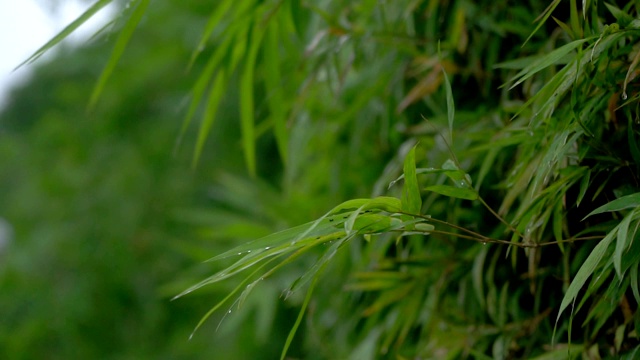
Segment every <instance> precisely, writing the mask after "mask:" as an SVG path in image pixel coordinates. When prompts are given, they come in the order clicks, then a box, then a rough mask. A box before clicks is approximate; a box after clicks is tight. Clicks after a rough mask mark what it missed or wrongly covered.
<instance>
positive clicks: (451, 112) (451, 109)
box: [442, 67, 455, 142]
mask: <svg viewBox="0 0 640 360" xmlns="http://www.w3.org/2000/svg"><path fill="white" fill-rule="evenodd" d="M442 74H443V75H444V89H445V93H446V97H447V120H448V123H449V141H450V142H453V120H454V117H455V105H454V103H453V92H452V91H451V83H450V82H449V77H448V76H447V72H446V71H444V67H443V68H442Z"/></svg>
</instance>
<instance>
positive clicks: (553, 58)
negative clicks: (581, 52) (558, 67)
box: [509, 39, 590, 90]
mask: <svg viewBox="0 0 640 360" xmlns="http://www.w3.org/2000/svg"><path fill="white" fill-rule="evenodd" d="M589 40H590V39H580V40H575V41H572V42H570V43H568V44H566V45H564V46H561V47H559V48H557V49H555V50H553V51H551V52H550V53H549V54H547V55H545V56H544V57H542V58H540V59H537V60H536V61H534V62H533V63H531V64H530V65H529V66H527V67H525V68H524V69H522V70H521V71H520V72H519V73H518V74H517V75H516V76H514V77H513V80H515V83H514V84H513V85H511V86H510V87H509V90H511V89H513V88H514V87H516V86H518V85H520V84H522V83H523V82H524V81H525V80H527V79H529V78H530V77H532V76H533V75H535V74H536V73H538V72H539V71H540V70H543V69H545V68H547V67H549V66H551V65H553V64H555V63H557V62H559V61H561V60H563V59H564V57H565V56H566V55H567V54H569V53H570V52H571V51H573V50H575V49H576V48H577V47H578V46H580V45H582V44H584V43H585V42H587V41H589Z"/></svg>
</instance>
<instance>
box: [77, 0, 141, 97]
mask: <svg viewBox="0 0 640 360" xmlns="http://www.w3.org/2000/svg"><path fill="white" fill-rule="evenodd" d="M149 1H150V0H139V1H138V5H137V6H136V8H135V9H134V10H133V13H132V14H131V17H130V18H129V20H127V23H126V24H125V25H124V27H123V28H122V30H120V34H119V35H118V38H117V39H116V44H115V45H114V46H113V50H112V52H111V56H110V57H109V60H108V61H107V65H105V67H104V69H103V70H102V74H100V78H99V79H98V82H97V84H96V86H95V87H94V88H93V92H92V93H91V98H90V99H89V106H88V107H89V109H91V108H93V107H94V106H95V104H96V102H97V101H98V98H99V97H100V94H102V90H103V89H104V86H105V85H106V83H107V80H108V79H109V77H110V76H111V73H113V70H114V69H115V68H116V65H117V64H118V61H120V58H121V57H122V54H123V53H124V49H125V48H126V47H127V44H128V43H129V40H130V39H131V36H132V35H133V32H134V31H135V29H136V27H137V26H138V24H139V23H140V20H142V16H143V15H144V13H145V11H146V10H147V6H148V5H149Z"/></svg>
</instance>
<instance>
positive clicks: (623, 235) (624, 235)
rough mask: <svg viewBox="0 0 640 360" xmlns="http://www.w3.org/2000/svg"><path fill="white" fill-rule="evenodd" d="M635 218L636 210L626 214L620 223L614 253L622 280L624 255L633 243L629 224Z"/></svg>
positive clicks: (616, 267)
mask: <svg viewBox="0 0 640 360" xmlns="http://www.w3.org/2000/svg"><path fill="white" fill-rule="evenodd" d="M633 218H635V211H632V212H631V213H629V214H628V215H627V216H625V217H624V219H622V221H621V222H620V225H618V240H617V241H616V248H615V251H614V253H613V267H614V268H615V269H616V274H617V275H618V279H620V280H622V255H623V254H624V253H625V252H626V251H628V250H629V245H630V244H631V234H630V233H629V226H630V225H631V220H632V219H633Z"/></svg>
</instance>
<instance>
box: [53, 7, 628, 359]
mask: <svg viewBox="0 0 640 360" xmlns="http://www.w3.org/2000/svg"><path fill="white" fill-rule="evenodd" d="M107 2H108V1H107ZM102 3H103V2H102V1H99V2H98V3H96V5H94V6H101V5H100V4H102ZM105 3H106V2H105ZM148 3H149V1H145V0H140V1H134V2H133V3H132V4H133V6H130V7H129V8H130V9H131V10H130V12H126V11H125V13H128V14H130V20H128V21H127V22H126V24H125V25H124V26H123V30H122V31H121V32H120V35H119V37H118V39H117V41H116V45H115V49H114V52H113V56H112V58H111V59H110V60H109V62H108V65H107V67H106V70H105V71H104V72H103V75H102V77H101V78H100V81H99V82H98V85H97V87H96V92H95V94H99V93H100V91H101V88H102V87H103V86H104V83H105V81H106V79H107V78H108V77H109V74H110V73H111V72H112V71H113V69H114V68H115V66H116V63H117V60H118V58H119V57H120V55H121V54H122V51H123V49H124V45H125V44H126V42H127V40H128V39H129V38H130V37H131V34H132V31H133V29H134V28H135V26H136V24H137V23H138V22H139V21H140V19H142V18H143V16H142V14H144V13H145V9H146V7H147V5H148ZM619 3H620V4H616V3H600V2H589V1H583V2H582V4H578V2H577V1H576V0H568V1H565V2H562V1H560V0H555V1H553V2H551V4H550V5H549V6H548V7H547V8H540V7H539V4H537V3H536V2H530V3H524V4H518V5H508V4H496V3H495V2H490V1H482V0H478V1H476V2H470V1H465V0H458V1H429V2H421V1H397V2H392V3H379V2H372V1H356V2H349V3H348V4H345V3H342V2H336V1H328V0H327V1H320V2H314V3H313V4H311V3H302V4H299V3H298V2H294V1H253V0H246V1H240V2H237V1H236V2H231V1H221V2H219V3H218V4H216V5H215V6H212V9H211V11H212V13H211V15H210V17H209V18H208V20H207V21H206V24H204V26H203V28H204V29H205V30H204V32H203V34H202V36H201V40H200V41H199V42H197V43H196V44H195V49H196V50H195V52H194V54H193V55H192V57H191V59H192V60H191V62H192V63H193V62H194V61H197V59H201V58H203V57H207V61H206V64H204V67H203V68H202V71H201V72H200V74H199V75H198V79H197V80H196V81H195V85H194V86H193V88H192V92H191V93H192V97H191V102H190V104H189V107H188V108H187V109H186V114H187V115H186V118H185V120H184V123H183V124H184V128H183V129H184V131H187V129H188V128H189V126H190V124H191V121H192V119H193V118H194V117H195V116H197V115H201V121H200V126H199V129H198V134H197V135H196V144H195V155H194V162H198V159H199V158H200V156H201V155H202V153H203V151H202V150H203V148H204V144H205V141H206V139H207V137H208V136H209V132H210V130H211V127H212V126H213V123H214V120H215V118H216V117H220V114H221V113H223V112H222V111H221V109H220V104H221V103H223V102H224V100H228V99H231V100H232V101H237V103H238V104H239V105H240V109H239V111H238V121H239V128H240V130H241V139H242V149H243V152H244V158H245V161H246V165H247V169H248V173H249V174H250V175H252V176H263V177H265V178H267V179H269V180H270V181H274V182H279V183H280V184H281V187H282V188H283V190H282V194H280V196H281V198H282V199H273V198H271V200H268V199H267V200H265V201H275V202H278V201H280V202H283V203H286V204H288V205H289V206H290V207H289V208H288V209H282V208H279V209H274V210H273V211H274V212H276V213H284V212H289V213H296V212H298V213H304V214H309V213H311V214H312V213H313V211H310V210H309V207H310V205H309V202H310V201H313V200H315V199H319V198H320V197H322V200H323V202H325V201H327V199H332V198H344V197H345V196H352V197H360V196H363V195H362V193H363V192H364V191H363V190H362V189H363V187H368V188H373V191H372V193H373V196H372V197H369V198H360V199H356V200H348V201H346V202H343V203H341V204H340V205H338V206H336V207H334V208H333V209H332V210H331V211H329V212H327V213H326V214H324V215H318V216H317V220H315V221H312V222H309V223H307V224H305V225H300V226H296V227H292V228H289V229H287V230H283V231H281V232H276V233H274V234H272V235H267V236H266V237H262V238H260V239H258V240H255V241H251V242H248V243H246V244H242V245H240V246H238V247H236V248H234V249H232V250H230V251H227V252H224V253H222V254H220V255H218V256H216V257H215V258H214V259H215V260H223V259H227V260H226V261H229V259H230V260H231V261H232V262H231V263H230V265H228V266H226V267H225V268H224V269H222V270H220V271H219V272H217V273H215V274H214V275H212V276H210V277H208V278H206V279H205V280H203V281H202V282H200V283H198V284H197V285H195V286H193V287H190V288H189V289H188V290H186V291H185V292H184V293H182V294H181V295H185V294H187V293H190V292H192V291H194V290H196V289H199V288H201V287H203V286H205V285H210V284H212V283H217V282H220V281H223V280H226V279H228V278H229V277H231V276H234V275H237V274H240V273H242V272H245V271H247V272H248V274H246V275H245V278H244V280H243V281H241V282H240V283H239V284H238V285H237V287H235V288H234V289H233V290H232V291H230V293H229V295H228V296H227V297H225V298H224V299H223V300H222V301H221V302H220V303H219V304H217V305H216V306H214V307H213V308H212V309H211V311H210V312H209V313H208V314H207V315H206V316H205V318H204V319H203V321H204V320H206V318H207V317H208V316H209V315H210V314H211V313H213V312H214V311H215V310H217V309H219V308H221V307H222V306H223V305H225V304H228V303H227V302H228V301H229V300H232V299H234V298H235V299H236V300H235V301H234V302H232V308H234V309H235V308H237V307H240V306H241V305H243V304H244V303H245V301H246V300H247V299H248V298H249V296H248V295H249V294H250V293H251V292H252V291H254V290H256V289H257V288H259V287H260V286H265V285H264V284H265V283H269V282H270V281H271V282H272V284H278V285H279V284H282V283H283V282H285V283H288V285H286V286H285V287H284V288H285V291H284V294H285V297H289V296H291V298H292V299H293V300H294V301H297V302H298V303H299V304H300V309H299V314H298V316H297V318H296V320H295V321H294V322H293V323H292V330H291V332H290V333H289V336H288V337H287V339H286V340H285V341H284V344H285V345H284V350H283V352H282V358H284V357H285V355H286V353H287V350H288V348H289V346H290V345H291V344H293V343H295V341H294V340H295V338H294V336H295V334H296V332H297V330H299V329H302V328H304V329H305V330H306V331H305V332H304V335H305V340H304V344H305V345H306V346H307V347H308V348H309V349H311V348H313V349H316V351H314V352H313V354H311V355H310V356H318V357H333V358H357V359H366V358H375V357H379V356H391V355H393V356H395V357H397V358H408V357H434V358H457V357H461V358H465V357H474V358H487V357H489V358H498V359H502V358H535V357H539V358H567V357H576V356H579V355H580V354H583V355H584V356H586V357H589V358H599V357H601V356H612V355H622V354H626V355H625V356H627V357H629V358H633V356H634V354H635V353H636V352H637V351H638V349H640V348H639V347H638V335H637V329H638V327H639V326H640V314H639V313H638V311H637V308H638V304H640V291H639V290H638V266H639V264H640V257H639V256H638V254H639V253H640V252H639V251H638V250H639V249H638V246H640V245H638V241H636V240H637V238H638V236H640V235H638V232H637V228H638V226H639V225H640V210H639V209H640V197H639V195H638V194H639V192H638V191H639V188H640V183H639V176H640V171H639V170H640V169H639V166H640V148H639V147H638V145H637V141H638V135H639V134H638V130H637V127H638V122H639V119H640V117H639V116H640V115H638V110H639V109H638V107H639V106H640V105H639V104H640V102H639V101H638V100H639V99H640V91H638V89H637V86H636V85H634V79H635V78H636V76H637V74H638V73H639V70H638V69H637V65H638V62H640V60H638V59H640V48H638V46H637V45H636V44H637V40H638V38H639V37H640V19H638V16H639V9H638V7H639V5H638V4H636V3H635V2H628V3H626V2H624V3H623V2H619ZM579 5H580V7H579ZM90 11H92V10H90ZM534 14H540V17H539V18H538V19H537V22H534V18H533V16H534ZM503 19H506V20H503ZM80 20H83V18H81V19H80ZM531 23H534V24H535V25H533V26H530V25H529V24H531ZM54 40H56V39H54ZM54 43H55V41H54V42H52V43H51V44H48V45H47V46H45V49H46V48H47V47H49V46H51V45H53V44H54ZM450 79H451V81H450ZM229 90H231V91H229ZM469 94H474V96H469ZM96 96H97V95H96ZM256 99H264V100H263V101H262V102H260V101H257V100H256ZM454 103H455V106H454ZM427 119H428V120H427ZM270 129H272V130H273V131H271V132H269V131H268V130H270ZM416 140H418V141H416ZM261 141H264V142H261ZM269 141H272V143H269ZM265 142H266V143H268V144H265ZM416 143H417V145H416ZM273 144H275V145H273ZM270 146H275V148H276V149H277V152H278V154H279V155H280V160H281V162H282V164H283V170H282V173H281V174H280V173H279V172H277V170H276V171H273V170H272V169H270V168H269V167H267V166H266V165H265V168H262V169H261V168H260V167H259V166H260V161H259V159H258V158H256V154H259V153H260V151H257V149H270ZM396 149H398V150H397V153H396V154H394V152H395V150H396ZM271 160H273V159H271ZM372 161H374V164H371V162H372ZM422 163H424V164H427V166H431V167H424V168H421V167H418V165H420V164H422ZM436 166H437V167H436ZM380 173H382V175H380V176H376V175H375V174H380ZM394 179H395V180H394ZM400 181H401V182H402V184H403V185H402V189H401V190H400V189H398V188H399V187H396V186H391V187H390V188H389V189H388V190H387V189H386V187H387V186H386V185H387V184H390V183H391V185H393V184H395V183H396V182H398V183H399V182H400ZM336 184H337V185H336ZM224 188H226V189H229V188H231V189H232V188H233V184H232V182H228V183H227V185H226V186H224ZM248 188H251V187H250V186H249V187H248ZM245 190H246V189H245ZM385 191H386V192H388V193H387V194H384V192H385ZM257 192H258V193H259V191H257ZM232 194H237V192H232ZM243 200H244V201H245V202H243ZM220 203H221V204H222V205H226V206H228V207H229V208H232V209H233V208H235V209H236V210H237V209H241V210H242V211H241V212H249V213H250V212H251V211H253V212H254V213H255V212H256V211H255V210H252V209H251V208H252V207H256V206H264V203H261V200H260V199H259V198H254V199H252V198H250V197H246V196H244V197H241V198H240V200H238V199H236V200H234V199H232V198H229V197H226V198H223V199H222V201H220ZM230 204H231V205H232V206H229V205H230ZM317 207H318V208H319V207H320V205H319V204H318V205H317ZM300 210H303V211H300ZM284 218H286V219H288V221H284V222H285V223H288V222H294V221H295V220H297V219H296V218H295V215H294V216H288V217H284ZM238 224H242V225H244V226H246V225H247V224H246V222H245V223H242V222H241V221H238V222H230V223H229V222H227V223H225V224H216V225H215V226H214V227H213V229H215V231H222V232H223V233H225V234H230V233H231V230H232V228H233V226H237V225H238ZM281 225H282V224H278V226H281ZM360 239H365V240H368V241H360ZM314 257H315V259H314ZM282 268H287V269H290V271H287V272H286V274H282V273H283V271H278V270H281V269H282ZM278 274H281V275H278ZM327 279H332V281H328V280H327ZM303 289H306V293H305V294H304V296H302V297H298V296H296V294H299V293H301V292H302V290H303ZM337 291H343V292H342V293H341V296H337V297H336V296H335V293H336V292H337ZM227 306H228V305H227ZM567 310H570V311H567ZM229 312H231V309H229V310H227V313H229ZM305 314H306V315H307V319H308V321H307V323H306V324H307V326H306V327H301V325H302V319H303V317H304V315H305ZM201 324H202V322H201ZM318 349H319V350H318Z"/></svg>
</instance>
